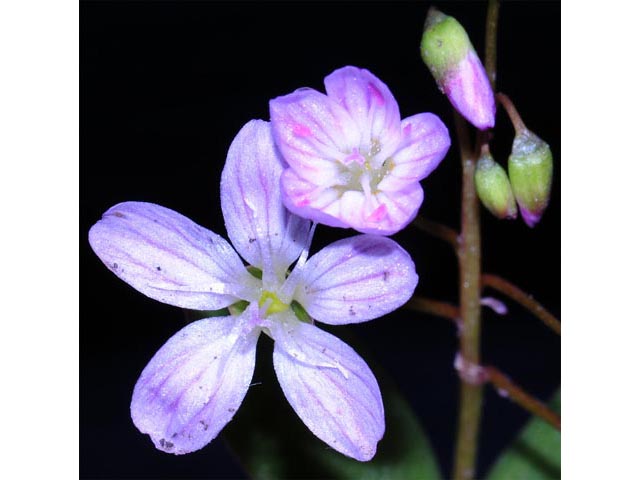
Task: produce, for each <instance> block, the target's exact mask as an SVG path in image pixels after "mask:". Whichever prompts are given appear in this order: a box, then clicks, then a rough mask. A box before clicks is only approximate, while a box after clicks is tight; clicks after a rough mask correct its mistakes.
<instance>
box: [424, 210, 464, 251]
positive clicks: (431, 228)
mask: <svg viewBox="0 0 640 480" xmlns="http://www.w3.org/2000/svg"><path fill="white" fill-rule="evenodd" d="M413 224H414V225H415V226H416V227H418V228H419V229H420V230H422V231H423V232H426V233H428V234H429V235H431V236H433V237H436V238H439V239H440V240H444V241H445V242H447V243H448V244H449V245H451V246H452V247H453V248H454V249H455V250H456V251H457V250H458V233H457V232H456V231H455V230H454V229H453V228H449V227H447V226H446V225H442V224H441V223H437V222H432V221H431V220H427V219H426V218H424V217H422V216H420V215H418V216H417V217H416V219H415V220H414V221H413Z"/></svg>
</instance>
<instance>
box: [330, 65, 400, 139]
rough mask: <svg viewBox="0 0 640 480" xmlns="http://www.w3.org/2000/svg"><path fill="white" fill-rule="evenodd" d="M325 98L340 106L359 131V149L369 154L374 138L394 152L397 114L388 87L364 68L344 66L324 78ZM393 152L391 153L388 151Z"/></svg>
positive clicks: (397, 122)
mask: <svg viewBox="0 0 640 480" xmlns="http://www.w3.org/2000/svg"><path fill="white" fill-rule="evenodd" d="M324 85H325V88H326V90H327V95H328V96H329V98H331V99H332V100H335V101H336V102H337V103H339V104H340V105H341V106H342V107H343V108H344V109H345V110H346V111H347V112H349V115H351V118H353V120H354V122H355V124H356V125H357V128H358V130H359V132H360V141H359V143H358V145H359V147H360V149H362V150H363V151H365V152H366V151H369V148H370V145H371V140H372V139H377V140H378V141H379V143H380V145H381V146H382V147H383V149H386V148H391V149H393V148H394V147H395V145H396V144H397V143H398V141H399V139H400V111H399V109H398V103H397V102H396V100H395V98H393V95H392V94H391V92H390V91H389V88H388V87H387V86H386V85H385V84H384V83H383V82H381V81H380V80H379V79H378V78H377V77H376V76H375V75H373V74H372V73H371V72H369V71H368V70H366V69H364V68H356V67H351V66H347V67H343V68H340V69H338V70H336V71H334V72H333V73H331V74H330V75H328V76H327V77H325V79H324ZM391 151H393V150H391Z"/></svg>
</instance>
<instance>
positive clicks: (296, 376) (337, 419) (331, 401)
mask: <svg viewBox="0 0 640 480" xmlns="http://www.w3.org/2000/svg"><path fill="white" fill-rule="evenodd" d="M278 332H279V333H278V334H276V335H274V340H275V346H274V351H273V364H274V367H275V371H276V375H277V377H278V381H279V382H280V386H281V387H282V391H283V392H284V395H285V397H286V398H287V400H288V401H289V403H290V404H291V406H292V407H293V409H294V410H295V412H296V413H297V414H298V416H299V417H300V419H301V420H302V421H303V422H304V424H305V425H306V426H307V427H308V428H309V430H311V432H313V434H314V435H315V436H317V437H318V438H319V439H320V440H322V441H323V442H325V443H326V444H327V445H329V446H330V447H331V448H333V449H335V450H337V451H338V452H340V453H342V454H344V455H347V456H349V457H351V458H355V459H356V460H359V461H367V460H370V459H371V458H373V456H374V455H375V453H376V448H377V444H378V442H379V441H380V439H381V438H382V436H383V435H384V428H385V426H384V407H383V405H382V397H381V395H380V388H379V387H378V383H377V382H376V379H375V377H374V376H373V373H372V372H371V370H370V369H369V366H368V365H367V364H366V363H365V361H364V360H363V359H362V358H360V356H359V355H358V354H357V353H356V352H355V351H354V350H353V349H352V348H351V347H349V346H348V345H347V344H345V343H344V342H342V341H341V340H339V339H338V338H336V337H334V336H333V335H330V334H329V333H327V332H324V331H322V330H320V329H319V328H317V327H314V326H313V325H310V324H307V323H302V322H296V324H295V326H294V327H292V328H290V329H282V330H279V331H278ZM272 333H273V332H272ZM282 335H288V336H293V337H295V341H288V342H287V341H283V340H282ZM290 345H300V346H301V347H302V350H303V351H304V352H305V353H306V355H307V356H308V357H312V358H315V359H317V360H318V363H319V365H313V364H310V363H306V362H303V361H300V360H299V359H297V358H296V356H294V355H295V354H296V353H298V352H296V350H295V349H294V350H291V349H290V348H288V347H289V346H290ZM332 363H335V364H337V365H339V368H338V367H328V366H323V365H324V364H332Z"/></svg>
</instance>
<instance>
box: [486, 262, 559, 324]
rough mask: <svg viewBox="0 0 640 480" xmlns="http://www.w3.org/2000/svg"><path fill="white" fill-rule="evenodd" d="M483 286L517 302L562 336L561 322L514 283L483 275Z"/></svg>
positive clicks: (487, 274)
mask: <svg viewBox="0 0 640 480" xmlns="http://www.w3.org/2000/svg"><path fill="white" fill-rule="evenodd" d="M482 285H483V286H486V287H491V288H493V289H495V290H497V291H499V292H500V293H503V294H504V295H506V296H508V297H509V298H511V299H513V300H515V301H516V302H518V303H519V304H520V305H522V306H523V307H525V308H526V309H528V310H529V311H530V312H531V313H533V314H534V315H536V316H537V317H538V318H539V319H540V320H542V322H543V323H544V324H545V325H546V326H547V327H549V328H550V329H551V330H553V331H554V332H556V333H557V334H558V335H560V320H558V319H557V318H556V317H555V316H554V315H553V314H551V313H550V312H549V311H548V310H547V309H546V308H544V307H543V306H542V305H540V303H538V302H537V301H536V300H534V298H533V297H532V296H531V295H529V294H528V293H526V292H523V291H522V290H520V289H519V288H518V287H516V286H515V285H514V284H513V283H511V282H509V281H508V280H505V279H504V278H502V277H499V276H498V275H491V274H489V273H485V274H483V275H482Z"/></svg>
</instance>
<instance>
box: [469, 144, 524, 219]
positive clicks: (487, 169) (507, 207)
mask: <svg viewBox="0 0 640 480" xmlns="http://www.w3.org/2000/svg"><path fill="white" fill-rule="evenodd" d="M474 179H475V184H476V192H478V197H479V198H480V201H481V202H482V204H483V205H484V206H485V207H486V208H487V210H489V211H490V212H491V213H492V214H493V215H494V216H496V217H498V218H500V219H505V218H516V217H517V216H518V207H517V206H516V200H515V198H514V196H513V191H512V190H511V184H510V183H509V177H507V172H505V170H504V168H502V166H500V165H499V164H498V163H496V162H495V161H494V159H493V157H492V156H491V153H489V149H488V148H483V151H482V154H481V155H480V158H479V159H478V163H476V171H475V176H474Z"/></svg>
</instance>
